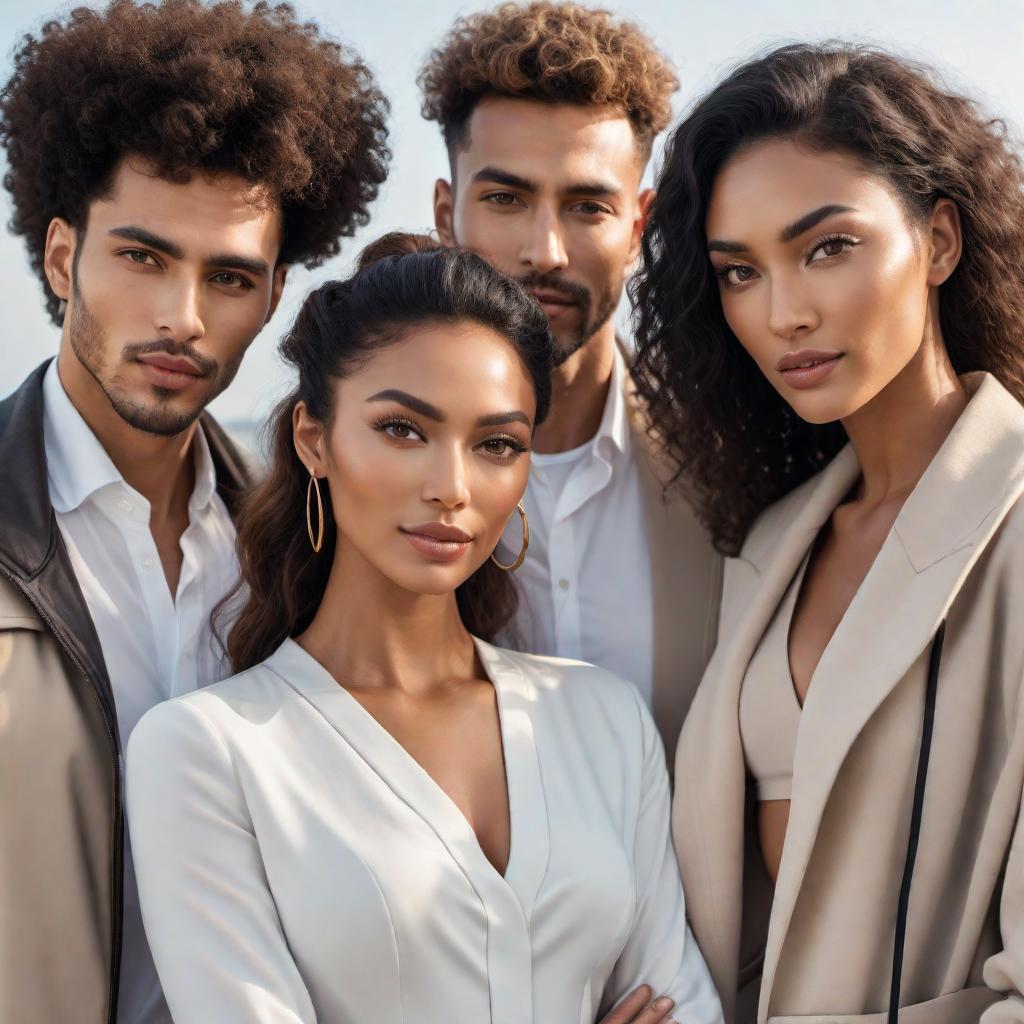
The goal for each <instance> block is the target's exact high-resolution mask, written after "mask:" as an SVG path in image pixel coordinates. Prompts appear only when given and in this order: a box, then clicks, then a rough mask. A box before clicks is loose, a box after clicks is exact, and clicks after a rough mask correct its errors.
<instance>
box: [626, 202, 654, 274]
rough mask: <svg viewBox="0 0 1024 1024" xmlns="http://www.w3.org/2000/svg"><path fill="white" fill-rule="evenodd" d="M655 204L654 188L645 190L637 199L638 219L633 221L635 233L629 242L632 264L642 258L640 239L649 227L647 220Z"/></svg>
mask: <svg viewBox="0 0 1024 1024" xmlns="http://www.w3.org/2000/svg"><path fill="white" fill-rule="evenodd" d="M653 202H654V189H653V188H645V189H644V190H643V192H641V193H640V194H639V195H638V196H637V197H636V217H635V218H634V219H633V233H632V237H631V238H630V240H629V262H630V264H633V263H635V262H636V261H637V260H638V259H639V258H640V239H641V238H642V237H643V233H644V228H645V227H647V218H648V217H650V215H651V204H652V203H653Z"/></svg>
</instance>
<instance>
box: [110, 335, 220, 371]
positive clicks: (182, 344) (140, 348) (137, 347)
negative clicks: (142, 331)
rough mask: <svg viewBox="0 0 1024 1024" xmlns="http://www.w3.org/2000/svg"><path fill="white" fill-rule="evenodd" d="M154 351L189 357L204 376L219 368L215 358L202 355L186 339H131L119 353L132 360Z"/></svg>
mask: <svg viewBox="0 0 1024 1024" xmlns="http://www.w3.org/2000/svg"><path fill="white" fill-rule="evenodd" d="M154 352H163V353H164V354H165V355H169V356H175V357H179V358H180V357H184V358H185V359H190V360H191V361H192V362H193V363H195V365H196V366H197V367H198V368H199V371H200V373H202V375H203V376H204V377H210V376H212V375H213V374H215V373H216V372H217V370H218V369H219V368H220V364H219V363H218V362H217V360H216V359H211V358H210V357H209V356H204V355H202V353H200V352H199V351H198V350H197V349H196V347H195V345H191V344H189V343H188V342H187V341H173V340H171V339H170V338H158V339H157V340H156V341H133V342H131V343H130V344H128V345H125V346H124V348H123V349H122V350H121V355H122V356H123V357H124V358H125V359H129V360H133V359H138V357H139V356H148V355H152V354H153V353H154Z"/></svg>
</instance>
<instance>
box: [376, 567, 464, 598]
mask: <svg viewBox="0 0 1024 1024" xmlns="http://www.w3.org/2000/svg"><path fill="white" fill-rule="evenodd" d="M470 575H471V574H470V573H467V572H466V570H465V568H463V567H460V566H458V565H430V564H426V565H423V564H421V565H419V566H417V567H416V568H408V569H405V570H404V571H402V572H401V573H396V574H395V575H394V576H393V577H392V579H393V580H394V582H395V583H397V584H398V585H399V586H400V587H401V588H402V589H403V590H408V591H409V592H410V593H413V594H422V595H423V596H424V597H440V596H442V595H444V594H451V593H454V592H455V591H456V590H457V589H458V588H459V587H461V586H462V584H463V583H465V582H466V580H467V579H468V578H469V576H470Z"/></svg>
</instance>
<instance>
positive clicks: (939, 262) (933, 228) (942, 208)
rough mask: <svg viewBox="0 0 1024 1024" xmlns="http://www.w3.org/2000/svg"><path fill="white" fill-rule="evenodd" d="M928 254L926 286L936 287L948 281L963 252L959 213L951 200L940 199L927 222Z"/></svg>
mask: <svg viewBox="0 0 1024 1024" xmlns="http://www.w3.org/2000/svg"><path fill="white" fill-rule="evenodd" d="M927 231H928V241H929V242H930V247H929V252H930V255H931V258H930V261H929V266H928V284H930V285H932V286H934V287H937V286H938V285H940V284H943V283H944V282H945V281H946V280H948V278H949V276H950V274H952V273H953V271H954V270H955V269H956V266H957V264H958V263H959V262H960V254H961V253H962V252H963V244H964V240H963V231H962V229H961V227H960V211H959V210H958V209H957V206H956V203H954V202H953V200H952V199H940V200H939V201H938V202H937V203H936V204H935V208H934V209H933V210H932V215H931V217H930V219H929V222H928V228H927Z"/></svg>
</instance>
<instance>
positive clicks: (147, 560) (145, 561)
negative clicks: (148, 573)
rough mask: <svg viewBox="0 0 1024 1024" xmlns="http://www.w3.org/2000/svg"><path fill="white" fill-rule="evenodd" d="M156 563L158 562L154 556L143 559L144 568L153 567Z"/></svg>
mask: <svg viewBox="0 0 1024 1024" xmlns="http://www.w3.org/2000/svg"><path fill="white" fill-rule="evenodd" d="M154 565H156V562H155V561H154V560H153V559H152V558H144V559H143V560H142V568H143V569H152V568H153V566H154Z"/></svg>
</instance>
